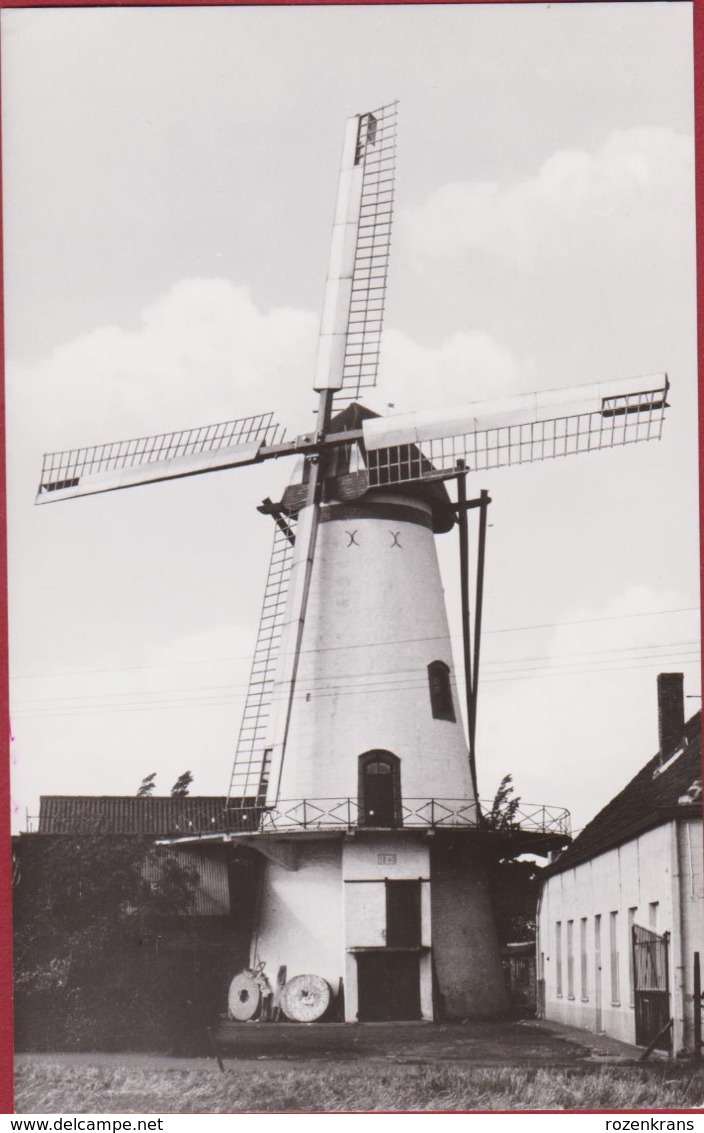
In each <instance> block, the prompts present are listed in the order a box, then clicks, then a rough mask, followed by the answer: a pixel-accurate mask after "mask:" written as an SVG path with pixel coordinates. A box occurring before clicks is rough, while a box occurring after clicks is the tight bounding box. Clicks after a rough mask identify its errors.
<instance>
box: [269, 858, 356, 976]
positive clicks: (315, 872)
mask: <svg viewBox="0 0 704 1133" xmlns="http://www.w3.org/2000/svg"><path fill="white" fill-rule="evenodd" d="M257 960H259V961H264V964H265V973H266V975H267V978H268V979H269V982H270V983H271V984H272V986H275V984H276V977H277V973H278V970H279V967H280V966H281V965H282V964H285V965H286V969H287V974H288V979H291V977H292V976H297V975H316V976H322V977H323V979H325V980H327V981H328V983H329V984H330V985H331V987H332V989H333V991H337V986H338V982H339V980H340V977H341V976H342V973H343V967H344V963H343V891H342V849H341V845H340V843H339V842H318V843H316V842H307V843H306V844H305V846H304V847H302V849H301V861H300V864H299V866H298V868H297V869H295V870H289V869H284V867H283V866H281V865H278V864H276V863H275V862H267V863H266V866H265V867H264V875H263V879H262V892H261V897H260V908H259V916H258V924H257V926H256V929H255V935H254V939H253V941H252V957H251V961H252V963H254V962H255V961H257Z"/></svg>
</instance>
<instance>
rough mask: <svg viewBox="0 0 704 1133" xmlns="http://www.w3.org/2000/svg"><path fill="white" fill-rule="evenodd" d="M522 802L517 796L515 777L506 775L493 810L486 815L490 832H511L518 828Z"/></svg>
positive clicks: (495, 799) (485, 822)
mask: <svg viewBox="0 0 704 1133" xmlns="http://www.w3.org/2000/svg"><path fill="white" fill-rule="evenodd" d="M520 805H521V800H520V797H519V796H518V795H516V794H515V790H514V787H513V775H510V774H509V775H504V777H503V779H502V780H501V782H500V783H499V787H498V790H497V792H496V794H495V795H494V801H493V803H492V804H491V810H490V811H489V812H488V813H487V814H485V815H484V825H485V826H487V827H488V828H489V829H490V830H511V829H512V828H513V827H514V826H517V825H518V824H517V822H516V814H517V811H518V808H519V806H520Z"/></svg>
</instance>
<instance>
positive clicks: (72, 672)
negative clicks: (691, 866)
mask: <svg viewBox="0 0 704 1133" xmlns="http://www.w3.org/2000/svg"><path fill="white" fill-rule="evenodd" d="M695 611H696V612H698V611H699V606H679V607H675V608H674V609H670V610H649V611H645V612H642V613H634V614H607V615H604V616H603V617H600V618H576V619H574V620H570V621H562V622H538V623H535V624H534V625H524V626H504V627H502V628H500V629H485V630H484V631H483V633H484V634H485V635H489V634H499V633H521V632H524V631H527V630H534V629H553V628H555V629H556V628H558V627H561V626H570V625H590V624H592V623H595V622H608V621H623V620H625V619H629V618H651V617H660V616H664V615H667V614H684V613H692V612H695ZM460 637H461V635H460V634H458V633H453V634H450V639H451V640H452V641H459V640H460ZM440 640H445V638H443V637H442V636H438V635H437V634H432V635H431V636H429V637H405V638H395V639H393V640H390V641H384V642H359V643H355V644H348V645H330V646H325V647H323V648H321V649H304V650H302V653H303V654H305V653H326V652H336V651H342V650H346V649H350V650H351V649H370V648H375V647H376V646H380V645H406V644H412V643H414V642H421V641H440ZM634 648H636V647H634ZM253 652H254V647H252V652H250V653H240V654H232V655H230V656H229V657H212V658H209V659H205V660H197V661H161V662H155V663H153V664H150V665H114V666H108V667H106V668H87V669H66V670H64V672H61V673H51V672H44V673H18V674H15V675H13V676H12V677H11V680H13V681H32V680H46V679H47V678H49V679H53V678H56V677H71V676H81V675H85V674H87V673H121V672H138V671H143V670H146V669H166V668H173V667H175V666H179V665H220V664H226V663H229V662H231V661H249V660H251V657H252V653H253Z"/></svg>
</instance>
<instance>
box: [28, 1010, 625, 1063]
mask: <svg viewBox="0 0 704 1133" xmlns="http://www.w3.org/2000/svg"><path fill="white" fill-rule="evenodd" d="M218 1044H219V1047H220V1052H221V1055H222V1057H223V1059H224V1061H225V1062H231V1061H233V1062H234V1061H236V1062H237V1063H238V1064H246V1063H248V1062H252V1063H256V1062H259V1063H261V1062H264V1061H266V1062H267V1063H270V1064H275V1063H280V1064H282V1065H289V1066H290V1065H291V1064H292V1063H294V1062H304V1063H305V1062H312V1061H323V1062H349V1061H352V1062H354V1061H367V1060H369V1061H374V1062H386V1063H396V1064H400V1063H402V1064H406V1065H412V1064H418V1063H420V1064H428V1063H464V1064H467V1063H472V1064H474V1065H477V1066H506V1065H509V1066H574V1067H579V1066H583V1067H586V1066H588V1065H590V1064H592V1065H593V1064H594V1063H595V1062H602V1063H603V1062H630V1061H634V1060H636V1059H638V1058H639V1056H640V1054H641V1053H642V1052H641V1050H640V1049H639V1048H637V1047H633V1046H629V1045H628V1044H626V1043H621V1042H618V1041H617V1040H616V1039H609V1038H607V1037H606V1036H604V1035H595V1034H592V1033H591V1032H589V1031H580V1030H577V1028H576V1027H566V1026H563V1025H561V1024H558V1023H545V1022H539V1021H536V1020H527V1019H526V1020H519V1021H512V1022H482V1023H476V1022H471V1023H357V1024H344V1023H307V1024H306V1023H239V1024H235V1023H223V1024H221V1026H220V1028H219V1030H218ZM56 1057H57V1056H56V1055H52V1054H48V1053H47V1054H27V1055H22V1054H19V1055H18V1056H17V1061H18V1063H19V1062H21V1061H22V1060H23V1059H27V1060H38V1061H47V1062H50V1061H52V1060H55V1059H56ZM58 1057H60V1058H61V1060H62V1061H63V1060H70V1061H72V1062H75V1063H76V1064H77V1065H78V1064H83V1065H91V1066H96V1065H104V1066H115V1065H122V1066H125V1067H127V1066H143V1067H150V1068H156V1067H159V1066H162V1067H164V1066H168V1067H173V1068H181V1069H189V1068H197V1067H202V1066H203V1065H204V1064H205V1063H206V1061H208V1060H206V1059H204V1058H175V1057H169V1056H166V1055H152V1054H136V1053H114V1054H109V1053H95V1054H91V1053H80V1054H78V1053H77V1054H61V1055H60V1056H58Z"/></svg>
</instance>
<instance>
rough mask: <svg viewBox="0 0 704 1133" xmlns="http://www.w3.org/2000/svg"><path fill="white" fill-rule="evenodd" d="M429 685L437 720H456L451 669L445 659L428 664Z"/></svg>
mask: <svg viewBox="0 0 704 1133" xmlns="http://www.w3.org/2000/svg"><path fill="white" fill-rule="evenodd" d="M428 687H429V689H430V708H431V711H432V713H433V716H434V718H435V719H436V720H451V721H452V722H453V723H454V722H455V720H456V716H455V706H454V704H453V703H452V686H451V684H450V670H449V667H448V666H447V665H446V664H445V662H444V661H431V662H430V664H429V665H428Z"/></svg>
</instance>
